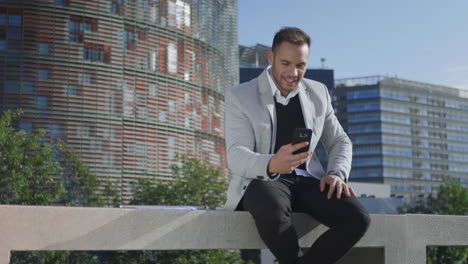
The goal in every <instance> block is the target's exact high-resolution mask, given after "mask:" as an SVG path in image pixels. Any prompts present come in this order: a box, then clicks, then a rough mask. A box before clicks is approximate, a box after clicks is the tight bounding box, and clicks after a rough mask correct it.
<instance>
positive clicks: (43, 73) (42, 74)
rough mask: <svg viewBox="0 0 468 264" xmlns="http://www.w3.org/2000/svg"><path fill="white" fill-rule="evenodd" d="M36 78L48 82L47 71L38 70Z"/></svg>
mask: <svg viewBox="0 0 468 264" xmlns="http://www.w3.org/2000/svg"><path fill="white" fill-rule="evenodd" d="M37 78H38V79H39V80H48V79H49V71H46V70H38V71H37Z"/></svg>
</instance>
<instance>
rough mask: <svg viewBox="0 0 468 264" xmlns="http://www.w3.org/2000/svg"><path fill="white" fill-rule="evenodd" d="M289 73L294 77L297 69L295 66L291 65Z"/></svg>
mask: <svg viewBox="0 0 468 264" xmlns="http://www.w3.org/2000/svg"><path fill="white" fill-rule="evenodd" d="M289 74H290V75H291V76H293V77H296V76H297V75H298V71H297V68H296V67H293V68H291V69H290V70H289Z"/></svg>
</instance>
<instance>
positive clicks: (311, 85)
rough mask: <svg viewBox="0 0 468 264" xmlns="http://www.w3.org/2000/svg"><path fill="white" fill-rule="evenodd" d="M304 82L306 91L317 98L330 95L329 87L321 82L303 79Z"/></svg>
mask: <svg viewBox="0 0 468 264" xmlns="http://www.w3.org/2000/svg"><path fill="white" fill-rule="evenodd" d="M302 82H303V84H304V87H305V89H306V90H307V91H308V92H311V93H313V94H316V95H317V96H320V97H322V96H325V94H326V93H328V89H327V86H326V85H325V84H323V83H321V82H317V81H314V80H311V79H306V78H304V79H302Z"/></svg>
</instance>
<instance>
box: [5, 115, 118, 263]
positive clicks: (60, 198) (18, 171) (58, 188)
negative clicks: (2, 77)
mask: <svg viewBox="0 0 468 264" xmlns="http://www.w3.org/2000/svg"><path fill="white" fill-rule="evenodd" d="M21 114H22V111H21V110H17V111H15V112H12V111H5V112H3V115H2V116H1V117H0V204H16V205H50V204H64V205H81V206H103V205H115V204H117V203H118V202H119V199H118V198H119V196H118V195H117V191H116V190H115V188H113V186H111V184H110V183H105V182H102V181H99V180H98V179H97V177H96V175H94V174H93V173H91V172H90V170H89V169H88V168H87V167H86V165H85V164H84V163H83V162H82V161H81V160H80V158H79V157H78V156H77V155H76V153H75V152H74V151H73V149H72V148H71V147H69V146H67V145H66V144H65V143H63V142H60V143H58V144H56V145H55V146H54V145H52V144H50V143H48V142H47V140H46V136H45V131H44V130H39V131H38V132H37V133H26V132H24V131H17V130H15V129H14V128H13V126H12V122H13V120H14V119H17V118H18V117H19V116H20V115H21ZM57 157H58V158H59V160H57ZM99 186H104V191H103V192H102V193H100V192H98V187H99ZM97 261H98V258H97V256H95V255H94V254H91V253H89V252H64V251H42V252H14V254H12V256H11V263H52V264H53V263H57V264H59V263H60V264H61V263H91V264H92V263H99V262H97Z"/></svg>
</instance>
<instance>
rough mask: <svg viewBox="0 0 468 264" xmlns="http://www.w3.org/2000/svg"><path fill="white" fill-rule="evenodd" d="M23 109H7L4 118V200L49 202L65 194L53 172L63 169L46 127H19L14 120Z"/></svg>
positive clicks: (0, 134)
mask: <svg viewBox="0 0 468 264" xmlns="http://www.w3.org/2000/svg"><path fill="white" fill-rule="evenodd" d="M21 113H22V112H21V111H20V110H18V111H16V112H11V111H5V112H4V113H3V116H2V117H1V118H0V203H1V204H18V205H47V204H49V203H50V202H51V201H53V200H56V199H59V198H60V197H61V196H62V195H63V185H62V184H60V183H57V182H56V181H55V180H54V177H53V175H58V174H59V173H60V171H61V169H60V165H59V164H58V162H57V161H56V160H55V156H54V151H53V148H52V146H51V145H50V144H47V143H45V142H44V140H43V138H44V134H45V132H44V131H43V130H40V131H39V132H38V133H37V134H31V135H30V134H28V133H25V132H24V131H16V130H15V129H14V128H13V127H12V126H11V122H12V120H13V119H15V118H17V117H18V116H20V115H21Z"/></svg>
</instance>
